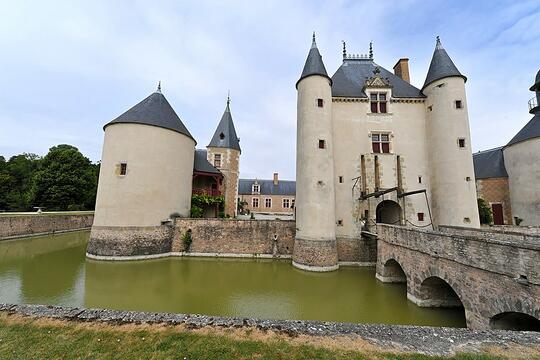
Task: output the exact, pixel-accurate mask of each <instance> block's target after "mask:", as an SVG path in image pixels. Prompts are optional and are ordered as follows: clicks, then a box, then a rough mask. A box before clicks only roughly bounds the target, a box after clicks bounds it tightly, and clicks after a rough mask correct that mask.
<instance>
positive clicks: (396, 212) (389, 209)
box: [375, 200, 401, 225]
mask: <svg viewBox="0 0 540 360" xmlns="http://www.w3.org/2000/svg"><path fill="white" fill-rule="evenodd" d="M375 215H376V217H375V219H376V221H377V222H378V223H383V224H392V225H399V223H400V221H401V206H399V204H398V203H397V202H395V201H392V200H383V201H381V202H380V203H379V205H377V209H376V210H375Z"/></svg>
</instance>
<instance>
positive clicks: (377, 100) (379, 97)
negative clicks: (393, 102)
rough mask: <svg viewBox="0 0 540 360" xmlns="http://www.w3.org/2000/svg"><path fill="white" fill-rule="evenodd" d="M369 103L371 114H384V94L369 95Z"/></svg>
mask: <svg viewBox="0 0 540 360" xmlns="http://www.w3.org/2000/svg"><path fill="white" fill-rule="evenodd" d="M370 103H371V112H372V113H374V114H377V113H381V114H386V112H387V109H386V93H371V94H370Z"/></svg>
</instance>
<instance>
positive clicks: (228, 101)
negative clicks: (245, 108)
mask: <svg viewBox="0 0 540 360" xmlns="http://www.w3.org/2000/svg"><path fill="white" fill-rule="evenodd" d="M230 103H231V90H227V107H229V104H230Z"/></svg>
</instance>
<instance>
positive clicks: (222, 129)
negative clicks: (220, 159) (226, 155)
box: [207, 98, 242, 151]
mask: <svg viewBox="0 0 540 360" xmlns="http://www.w3.org/2000/svg"><path fill="white" fill-rule="evenodd" d="M229 104H230V99H229V98H227V107H225V112H224V113H223V116H222V117H221V120H220V122H219V124H218V127H217V129H216V131H215V132H214V136H212V140H210V143H209V144H208V146H207V147H218V148H227V149H235V150H238V151H242V150H241V149H240V139H239V138H238V136H237V135H236V130H235V128H234V123H233V119H232V115H231V109H230V107H229Z"/></svg>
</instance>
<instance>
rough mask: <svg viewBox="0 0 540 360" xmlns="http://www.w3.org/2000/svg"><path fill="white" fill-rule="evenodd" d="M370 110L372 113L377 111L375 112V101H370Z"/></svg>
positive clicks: (376, 110)
mask: <svg viewBox="0 0 540 360" xmlns="http://www.w3.org/2000/svg"><path fill="white" fill-rule="evenodd" d="M371 112H372V113H377V112H378V109H377V102H376V101H372V102H371Z"/></svg>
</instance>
